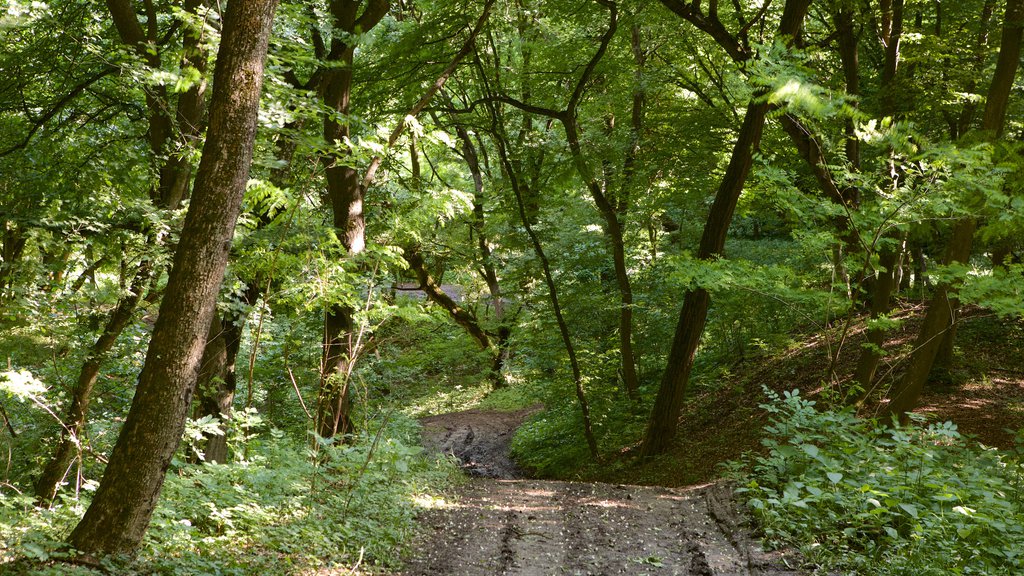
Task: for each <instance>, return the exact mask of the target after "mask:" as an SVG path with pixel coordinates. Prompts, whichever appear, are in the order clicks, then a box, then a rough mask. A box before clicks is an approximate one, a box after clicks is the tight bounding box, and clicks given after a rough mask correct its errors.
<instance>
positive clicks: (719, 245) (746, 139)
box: [640, 0, 810, 457]
mask: <svg viewBox="0 0 1024 576" xmlns="http://www.w3.org/2000/svg"><path fill="white" fill-rule="evenodd" d="M663 3H664V4H666V5H668V4H669V3H668V2H664V1H663ZM809 6H810V0H787V2H786V5H785V8H784V9H783V13H782V19H781V21H780V23H779V30H778V36H779V37H780V38H781V39H783V40H784V41H786V42H790V43H792V42H793V41H794V40H795V38H796V37H797V36H798V35H799V33H800V30H801V28H802V26H803V20H804V16H805V15H806V14H807V9H808V7H809ZM677 13H680V12H678V11H677ZM686 14H687V13H680V15H681V16H683V17H684V18H687V19H689V20H691V21H692V16H691V17H687V16H686ZM716 40H717V38H716ZM759 96H762V94H756V95H755V97H754V98H753V99H752V100H751V102H750V103H749V104H748V105H747V111H746V114H745V115H744V117H743V124H742V126H741V127H740V131H739V134H738V136H737V138H736V143H735V145H734V146H733V150H732V155H731V157H730V159H729V165H728V167H727V168H726V171H725V175H724V176H723V177H722V181H721V183H720V184H719V187H718V190H717V192H716V193H715V200H714V203H713V204H712V205H711V211H710V212H709V213H708V218H707V221H706V222H705V224H704V233H703V235H702V236H701V241H700V247H699V250H698V252H697V257H698V258H699V259H701V260H711V259H714V258H717V257H719V256H720V255H721V254H722V249H723V247H724V246H725V238H726V234H727V233H728V230H729V224H730V223H731V222H732V216H733V213H734V212H735V209H736V202H737V201H738V200H739V196H740V193H741V192H742V191H743V185H744V183H745V182H746V179H747V175H748V174H749V173H750V168H751V165H752V164H753V154H754V150H756V149H757V146H758V145H759V143H760V141H761V133H762V130H763V129H764V122H765V116H766V115H767V112H768V104H767V103H765V102H763V101H762V100H763V99H762V98H759ZM709 303H710V295H709V294H708V292H707V290H705V289H704V288H695V289H692V290H689V291H687V293H686V296H685V297H684V299H683V307H682V309H681V310H680V312H679V320H678V322H677V323H676V329H675V333H674V335H673V337H672V346H671V348H670V350H669V356H668V362H667V364H666V367H665V372H664V374H663V376H662V379H661V384H660V386H659V388H658V395H657V397H656V398H655V401H654V408H653V409H652V410H651V416H650V418H649V419H648V422H647V430H646V431H645V433H644V439H643V443H642V445H641V447H640V454H641V456H642V457H649V456H654V455H656V454H660V453H661V452H664V451H665V450H666V449H667V448H668V447H669V446H670V445H671V443H672V440H673V438H675V434H676V430H677V429H678V426H679V416H680V413H681V411H682V406H683V400H684V399H685V397H686V390H687V386H688V384H689V380H690V372H691V371H692V370H693V357H694V354H695V353H696V351H697V345H698V344H699V343H700V337H701V334H702V333H703V332H704V324H705V322H706V320H707V314H708V305H709Z"/></svg>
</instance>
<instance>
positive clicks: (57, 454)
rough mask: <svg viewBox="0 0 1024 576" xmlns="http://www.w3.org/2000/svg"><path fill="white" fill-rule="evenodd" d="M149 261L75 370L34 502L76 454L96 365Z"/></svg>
mask: <svg viewBox="0 0 1024 576" xmlns="http://www.w3.org/2000/svg"><path fill="white" fill-rule="evenodd" d="M151 268H152V265H151V263H150V262H148V261H144V262H143V263H142V264H141V265H140V266H139V269H138V270H137V271H136V272H135V278H134V279H133V280H132V282H131V287H130V288H129V289H128V293H127V294H125V295H124V296H122V297H121V299H120V300H118V302H117V306H116V307H115V308H114V310H113V311H112V312H111V313H110V316H108V317H107V323H106V325H104V327H103V332H102V333H101V334H100V336H99V338H97V339H96V342H94V343H93V345H92V348H90V349H89V354H88V356H87V357H86V360H85V362H84V363H83V364H82V367H81V369H80V370H79V372H78V380H77V381H76V384H75V388H74V390H73V391H72V393H71V406H70V407H69V408H68V414H67V417H66V418H65V419H64V428H63V430H61V435H60V439H59V440H58V441H57V446H56V447H55V448H54V451H53V454H52V455H51V456H50V459H49V461H47V463H46V466H45V467H44V468H43V473H42V474H41V475H40V476H39V479H38V480H37V481H36V485H35V491H36V502H37V503H38V504H39V505H40V506H47V505H49V504H50V502H52V501H53V499H54V498H55V497H56V496H57V490H58V488H59V487H60V484H61V482H63V481H64V479H65V478H66V477H67V475H68V473H69V472H70V470H71V465H72V461H73V460H74V458H75V456H76V455H79V454H80V453H81V452H80V448H81V436H82V430H83V428H84V427H85V422H86V414H87V412H88V410H89V402H90V400H91V399H92V390H93V387H94V386H95V385H96V379H97V378H99V375H100V366H101V364H102V363H103V360H104V359H106V356H107V353H108V352H110V349H111V348H113V346H114V343H115V342H116V341H117V338H118V336H120V335H121V332H123V331H124V329H125V328H126V327H127V326H128V323H129V322H130V321H131V319H132V315H133V314H134V313H135V308H136V307H137V306H138V305H139V301H140V300H141V299H142V293H143V291H144V290H145V287H146V283H147V282H148V281H149V279H150V276H151V274H152V270H151Z"/></svg>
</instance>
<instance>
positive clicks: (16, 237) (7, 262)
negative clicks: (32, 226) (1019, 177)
mask: <svg viewBox="0 0 1024 576" xmlns="http://www.w3.org/2000/svg"><path fill="white" fill-rule="evenodd" d="M26 241H27V239H26V238H25V234H24V233H23V232H22V230H21V228H20V227H19V226H18V225H17V223H15V222H5V223H4V230H3V245H2V246H0V250H2V252H0V309H2V307H3V304H4V301H5V300H7V299H8V298H10V297H11V296H12V295H13V293H14V272H15V268H16V267H17V265H18V261H19V260H21V255H22V253H24V251H25V243H26Z"/></svg>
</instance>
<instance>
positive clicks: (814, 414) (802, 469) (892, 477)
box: [738, 392, 1024, 575]
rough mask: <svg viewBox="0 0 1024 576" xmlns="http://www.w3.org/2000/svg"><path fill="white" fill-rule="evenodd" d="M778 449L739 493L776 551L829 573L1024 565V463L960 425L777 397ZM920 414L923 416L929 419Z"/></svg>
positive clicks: (771, 435) (755, 462) (1005, 569)
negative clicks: (869, 415) (796, 554)
mask: <svg viewBox="0 0 1024 576" xmlns="http://www.w3.org/2000/svg"><path fill="white" fill-rule="evenodd" d="M768 396H769V400H770V401H769V403H768V404H765V405H764V408H765V409H766V410H768V411H769V412H770V413H771V415H772V416H771V424H770V425H769V426H768V427H767V428H766V429H765V430H766V432H767V433H768V437H767V438H766V439H765V440H764V445H765V447H766V448H767V453H766V454H765V455H763V456H758V457H754V458H753V459H752V460H751V461H750V462H749V465H750V468H749V472H747V473H746V474H744V475H743V476H742V480H741V482H742V483H743V485H742V487H741V488H740V489H739V490H738V492H740V493H742V494H743V496H744V497H745V498H746V499H747V503H748V505H749V507H750V509H751V510H752V511H753V512H754V515H755V516H756V518H757V519H758V522H759V524H760V526H761V527H762V529H763V530H764V533H765V535H766V536H767V538H768V539H769V541H770V542H772V543H773V545H775V546H783V545H789V546H795V547H798V548H799V549H800V551H801V552H802V553H804V554H805V555H806V558H807V559H808V560H809V561H810V562H812V563H814V564H815V565H816V566H817V567H818V568H819V569H821V570H823V571H832V570H843V571H846V570H849V571H852V572H854V573H857V574H878V575H882V574H936V575H938V574H993V575H994V574H1007V573H1013V572H1017V571H1020V570H1022V569H1024V555H1022V554H1021V550H1024V502H1022V501H1021V500H1020V498H1019V495H1020V489H1021V487H1022V484H1024V468H1022V462H1021V460H1020V459H1019V455H1017V454H1011V453H1006V452H1000V451H998V450H995V449H991V448H985V447H983V446H978V445H976V444H973V443H971V442H970V441H969V439H966V438H963V437H961V436H960V434H959V433H958V432H957V430H956V426H955V425H953V424H951V423H949V422H945V423H941V424H930V425H927V426H925V425H923V424H921V423H920V422H919V421H918V422H915V423H914V424H911V425H907V426H881V425H879V424H878V423H875V422H872V421H869V420H862V419H858V418H856V417H854V416H853V415H852V413H851V412H849V411H839V412H835V411H821V412H819V411H817V410H816V409H815V407H814V402H813V401H809V400H806V399H804V398H803V397H801V396H800V395H799V393H798V392H791V393H786V394H785V397H784V398H780V397H779V396H778V395H777V394H774V393H771V392H768ZM918 420H919V419H918Z"/></svg>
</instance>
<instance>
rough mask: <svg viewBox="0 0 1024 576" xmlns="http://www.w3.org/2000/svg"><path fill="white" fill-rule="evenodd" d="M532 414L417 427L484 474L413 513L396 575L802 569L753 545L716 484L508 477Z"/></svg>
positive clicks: (455, 417)
mask: <svg viewBox="0 0 1024 576" xmlns="http://www.w3.org/2000/svg"><path fill="white" fill-rule="evenodd" d="M537 409H539V407H535V408H532V409H529V410H523V411H520V412H515V413H503V412H485V411H469V412H460V413H456V414H444V415H441V416H434V417H431V418H426V419H424V420H423V421H422V422H423V427H424V434H423V435H424V444H425V445H426V446H427V448H428V449H432V450H436V451H440V452H444V453H449V454H453V455H455V456H456V457H457V458H459V459H460V460H461V461H462V462H463V463H464V466H466V468H467V470H468V471H469V472H470V473H471V474H475V475H478V476H484V478H476V479H473V480H472V481H471V482H470V483H468V484H467V485H465V486H462V487H461V488H460V489H459V490H458V493H457V494H455V495H452V496H451V498H450V499H449V500H447V501H446V502H444V503H443V504H441V505H440V506H438V507H436V508H434V509H431V510H426V511H424V513H423V514H421V516H420V525H421V530H422V533H421V537H420V539H419V540H418V542H417V543H416V545H415V546H414V549H413V551H412V554H411V555H410V556H409V558H408V561H407V563H406V568H405V569H404V570H403V571H402V574H404V575H407V576H419V575H452V576H457V575H466V576H470V575H481V576H482V575H492V574H493V575H499V574H502V575H503V574H515V575H537V576H540V575H552V574H573V575H576V574H579V575H605V574H609V575H610V574H631V575H633V574H635V575H641V574H675V575H680V576H718V575H737V576H740V575H743V576H746V575H755V574H764V575H783V574H798V572H795V571H791V570H788V569H786V568H785V567H784V566H783V564H782V561H781V559H780V558H779V557H775V556H770V555H767V554H765V553H763V552H762V551H761V550H760V549H759V548H758V547H757V546H756V545H754V544H753V543H752V541H751V539H750V538H749V537H748V535H747V532H746V531H745V530H744V529H743V527H742V521H741V519H740V518H739V516H738V515H737V514H736V508H735V505H734V502H733V500H732V498H731V494H730V492H729V490H728V489H727V488H726V487H724V486H722V485H710V486H704V487H696V488H687V489H670V488H657V487H640V486H621V485H618V486H616V485H610V484H597V483H572V482H552V481H541V480H527V479H509V478H516V477H517V475H519V474H521V473H522V471H521V470H520V469H518V468H517V467H516V466H515V464H514V462H512V460H511V459H510V458H509V455H508V444H509V442H510V440H511V436H512V433H513V432H514V430H515V428H516V427H518V426H519V424H520V423H521V422H522V421H523V420H524V419H525V418H526V417H527V416H528V415H529V414H531V413H532V412H533V411H536V410H537ZM520 478H521V477H520Z"/></svg>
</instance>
